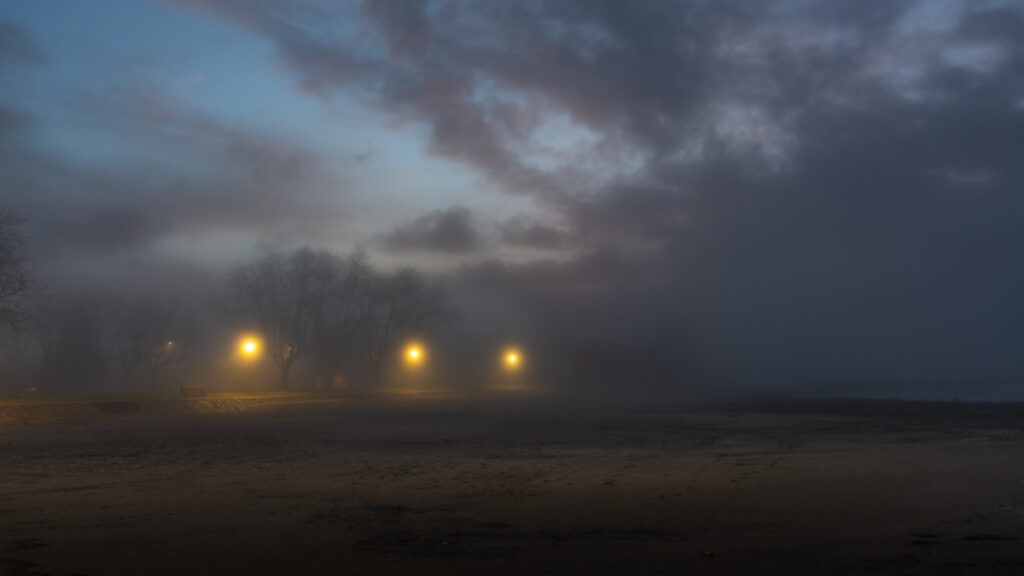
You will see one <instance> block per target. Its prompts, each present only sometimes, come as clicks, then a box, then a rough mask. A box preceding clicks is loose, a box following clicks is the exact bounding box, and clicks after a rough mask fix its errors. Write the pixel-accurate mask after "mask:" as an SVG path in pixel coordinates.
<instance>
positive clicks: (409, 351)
mask: <svg viewBox="0 0 1024 576" xmlns="http://www.w3.org/2000/svg"><path fill="white" fill-rule="evenodd" d="M425 357H426V352H425V351H424V349H423V346H421V345H420V344H409V345H408V346H406V347H405V362H406V364H409V365H410V366H417V365H419V364H421V363H422V362H423V360H424V358H425Z"/></svg>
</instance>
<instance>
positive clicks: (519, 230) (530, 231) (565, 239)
mask: <svg viewBox="0 0 1024 576" xmlns="http://www.w3.org/2000/svg"><path fill="white" fill-rule="evenodd" d="M499 234H500V240H501V242H502V243H503V244H506V245H509V246H522V247H526V248H536V249H541V250H551V249H557V248H562V247H564V246H566V245H567V244H568V243H569V242H570V237H569V234H568V233H567V232H566V231H564V230H560V229H558V228H556V227H553V226H546V225H544V224H538V223H535V222H530V221H529V220H527V219H524V218H521V217H520V218H513V219H511V220H508V221H507V222H504V223H501V224H500V225H499Z"/></svg>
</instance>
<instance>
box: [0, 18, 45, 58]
mask: <svg viewBox="0 0 1024 576" xmlns="http://www.w3.org/2000/svg"><path fill="white" fill-rule="evenodd" d="M8 61H20V62H29V63H35V64H40V63H42V62H43V61H44V58H43V52H42V50H40V49H39V46H38V45H37V44H36V43H35V42H34V41H33V40H32V38H30V37H29V36H28V35H27V34H25V33H24V32H23V31H22V30H21V29H20V28H18V27H17V26H16V25H15V24H14V23H12V22H8V21H6V20H0V65H2V64H4V63H5V62H8Z"/></svg>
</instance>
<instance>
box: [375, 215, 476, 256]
mask: <svg viewBox="0 0 1024 576" xmlns="http://www.w3.org/2000/svg"><path fill="white" fill-rule="evenodd" d="M380 242H381V244H382V245H383V246H384V247H385V248H386V249H388V250H391V251H393V252H407V251H423V252H442V253H448V254H458V253H463V252H470V251H473V250H476V249H477V248H479V247H480V245H481V235H480V232H478V231H477V228H476V225H475V223H474V221H473V213H472V212H471V211H470V210H469V209H468V208H465V207H463V206H455V207H452V208H448V209H447V210H437V211H435V212H431V213H430V214H425V215H423V216H420V217H419V218H417V219H416V220H414V221H412V222H409V223H406V224H403V225H401V226H399V227H398V228H396V229H395V230H393V231H391V232H390V233H388V234H385V235H383V236H382V237H381V238H380Z"/></svg>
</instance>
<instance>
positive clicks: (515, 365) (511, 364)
mask: <svg viewBox="0 0 1024 576" xmlns="http://www.w3.org/2000/svg"><path fill="white" fill-rule="evenodd" d="M501 361H502V364H504V366H505V369H506V370H508V371H510V372H514V371H516V370H518V369H519V368H520V366H522V364H523V353H522V352H520V351H519V350H516V349H515V348H509V349H507V350H505V352H504V353H502V356H501Z"/></svg>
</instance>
